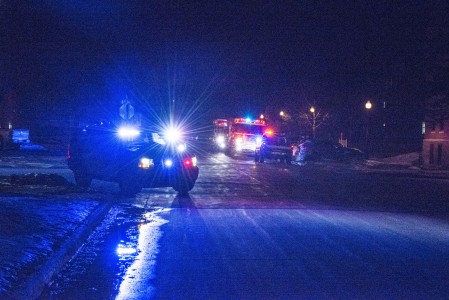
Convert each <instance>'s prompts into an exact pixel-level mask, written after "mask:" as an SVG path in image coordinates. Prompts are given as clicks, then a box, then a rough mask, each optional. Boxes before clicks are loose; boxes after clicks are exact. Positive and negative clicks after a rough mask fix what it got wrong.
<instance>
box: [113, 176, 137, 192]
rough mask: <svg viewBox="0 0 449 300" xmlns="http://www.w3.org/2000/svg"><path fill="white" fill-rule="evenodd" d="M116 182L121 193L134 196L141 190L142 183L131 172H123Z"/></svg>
mask: <svg viewBox="0 0 449 300" xmlns="http://www.w3.org/2000/svg"><path fill="white" fill-rule="evenodd" d="M118 184H119V187H120V193H121V194H122V195H127V196H134V195H135V194H138V193H140V191H142V184H141V183H140V181H139V180H138V179H137V178H136V177H135V176H132V175H131V174H123V175H122V176H121V178H120V181H119V183H118Z"/></svg>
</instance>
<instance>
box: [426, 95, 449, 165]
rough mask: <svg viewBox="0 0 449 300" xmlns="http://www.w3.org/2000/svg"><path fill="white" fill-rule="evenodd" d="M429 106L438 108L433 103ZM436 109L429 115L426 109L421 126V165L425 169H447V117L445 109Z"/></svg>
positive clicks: (448, 159)
mask: <svg viewBox="0 0 449 300" xmlns="http://www.w3.org/2000/svg"><path fill="white" fill-rule="evenodd" d="M432 102H433V101H432ZM431 104H432V107H438V105H435V104H436V103H435V102H433V103H431ZM440 104H441V101H440ZM446 105H447V104H446ZM438 108H439V109H437V110H434V111H433V113H430V114H429V111H430V112H432V110H429V109H428V114H427V116H426V122H425V123H424V124H423V148H422V159H423V161H422V163H423V167H424V168H427V169H449V117H448V115H447V109H441V106H440V107H438ZM435 112H438V113H435Z"/></svg>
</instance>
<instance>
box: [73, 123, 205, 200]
mask: <svg viewBox="0 0 449 300" xmlns="http://www.w3.org/2000/svg"><path fill="white" fill-rule="evenodd" d="M68 165H69V168H70V169H71V170H72V171H73V174H74V177H75V181H76V184H77V185H79V186H83V187H88V186H89V185H90V183H91V181H92V179H101V180H106V181H113V182H118V184H119V186H120V190H121V191H122V193H124V194H136V193H138V192H140V191H141V189H142V188H144V187H148V188H151V187H172V188H173V189H174V190H176V191H177V192H179V193H180V194H185V193H187V192H189V191H190V190H191V189H192V188H193V186H194V185H195V182H196V180H197V178H198V173H199V169H198V167H197V159H196V156H195V155H192V154H191V153H189V151H188V150H187V149H186V145H185V144H184V143H182V142H179V143H178V142H176V141H175V140H172V141H167V140H166V139H164V138H163V137H162V136H161V135H159V134H157V133H147V134H144V133H141V132H140V131H138V130H137V129H134V128H117V127H115V126H114V125H113V124H104V123H102V124H99V125H93V126H87V127H85V128H80V129H78V130H76V132H74V133H73V136H72V138H71V142H70V145H69V151H68Z"/></svg>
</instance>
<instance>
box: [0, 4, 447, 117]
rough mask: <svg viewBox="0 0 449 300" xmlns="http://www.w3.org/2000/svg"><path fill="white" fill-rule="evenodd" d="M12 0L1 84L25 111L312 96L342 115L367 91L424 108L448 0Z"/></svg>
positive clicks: (247, 107) (219, 108)
mask: <svg viewBox="0 0 449 300" xmlns="http://www.w3.org/2000/svg"><path fill="white" fill-rule="evenodd" d="M15 2H21V1H11V2H8V1H4V0H0V9H1V15H0V16H1V19H0V25H1V26H2V27H3V28H4V29H5V30H2V36H1V39H2V44H1V47H2V48H1V49H2V53H1V54H0V55H1V56H0V63H1V64H0V66H1V71H0V72H2V73H1V77H0V80H1V82H0V84H1V89H2V90H6V89H9V88H12V89H14V90H15V91H16V92H17V93H18V95H19V99H20V100H21V101H22V102H23V103H24V104H25V106H27V105H28V106H27V107H30V108H29V109H28V111H30V110H31V111H36V112H38V111H39V112H40V111H41V109H39V108H40V107H45V109H44V111H52V110H54V111H59V110H60V108H61V106H63V107H64V108H65V110H66V111H70V112H75V113H79V112H80V111H82V112H84V113H85V112H86V109H85V107H96V108H97V110H98V108H99V107H102V109H103V110H105V109H104V108H105V107H114V106H116V105H117V104H119V102H120V100H121V99H123V97H125V96H126V95H127V96H128V98H129V99H132V101H133V102H135V103H136V105H137V106H138V107H141V108H142V110H143V107H144V106H145V107H146V108H155V107H156V110H158V109H160V106H161V105H162V106H166V105H168V104H167V103H169V99H176V100H175V101H176V105H177V107H178V108H179V109H180V113H183V114H186V113H188V112H189V110H191V109H192V108H194V109H197V110H196V111H197V113H198V114H199V115H203V116H205V118H212V117H220V116H225V117H226V116H230V115H238V114H240V113H247V112H249V113H253V114H258V113H259V112H261V111H263V110H264V109H266V108H269V107H271V108H273V109H278V108H279V109H280V108H284V109H287V110H290V111H293V110H295V109H296V110H299V109H300V108H303V107H307V106H308V105H310V104H314V105H317V106H320V107H322V108H323V109H324V110H327V111H330V112H332V113H333V114H334V115H336V116H337V119H340V124H341V126H347V124H346V123H347V122H350V121H351V120H352V117H351V116H352V115H357V114H360V112H359V110H360V109H361V107H362V105H363V101H365V100H366V99H373V101H378V102H380V101H384V100H386V99H387V100H388V102H389V103H392V105H393V106H396V107H402V106H404V109H405V110H407V111H408V112H409V114H406V115H407V116H406V117H407V118H409V117H410V118H419V117H420V114H419V113H417V112H416V111H415V110H416V109H420V108H421V106H422V105H423V95H422V93H421V92H420V91H419V89H417V83H418V82H419V81H420V80H421V79H422V77H423V64H422V61H423V57H424V54H425V51H426V49H427V48H426V47H427V46H426V28H427V27H428V26H430V25H432V23H433V22H434V21H435V20H434V17H435V16H440V17H441V16H442V15H443V16H444V15H445V12H448V4H447V3H446V2H444V1H443V2H441V3H438V2H429V1H366V2H361V1H360V2H359V1H348V2H341V1H264V2H257V1H256V2H253V1H250V2H243V1H236V2H233V1H229V2H228V1H216V2H215V1H193V2H192V3H191V4H187V3H186V1H102V0H97V1H87V0H81V1H64V0H52V1H26V2H27V4H17V3H15ZM193 3H194V4H193ZM256 3H257V4H256ZM437 19H438V18H437ZM437 22H438V21H437ZM387 83H392V84H390V85H388V84H387ZM388 87H389V89H388ZM392 90H394V92H392ZM30 103H33V105H30ZM87 105H88V106H87ZM92 111H96V110H95V108H93V110H92ZM343 115H345V117H344V118H343ZM346 115H351V116H350V117H346ZM344 119H346V121H344ZM345 122H346V123H345Z"/></svg>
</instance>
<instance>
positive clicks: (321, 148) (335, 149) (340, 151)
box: [294, 140, 365, 162]
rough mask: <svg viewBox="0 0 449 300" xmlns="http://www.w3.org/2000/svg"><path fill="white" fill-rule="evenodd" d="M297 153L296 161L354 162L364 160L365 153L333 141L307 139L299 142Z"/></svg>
mask: <svg viewBox="0 0 449 300" xmlns="http://www.w3.org/2000/svg"><path fill="white" fill-rule="evenodd" d="M297 149H298V151H297V152H296V153H295V155H294V157H295V161H300V162H304V161H320V160H321V161H322V160H324V161H326V160H328V161H329V160H331V161H340V162H354V161H363V160H364V159H365V154H364V153H363V152H362V151H361V150H359V149H356V148H349V147H343V146H342V145H341V144H340V143H336V142H333V141H328V140H323V141H319V140H318V141H313V140H306V141H304V142H302V143H301V144H299V146H298V147H297Z"/></svg>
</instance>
